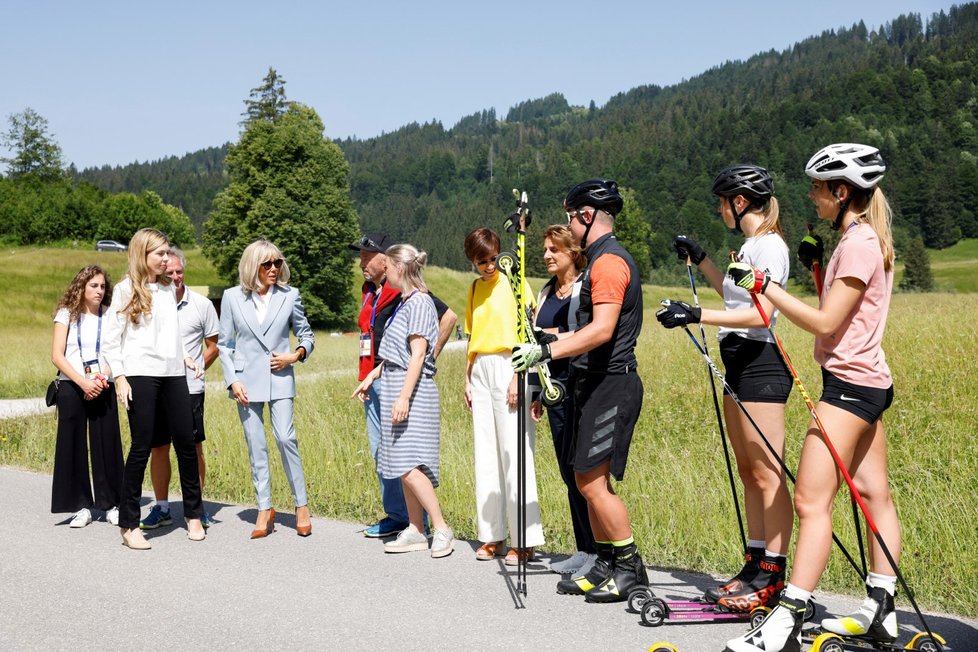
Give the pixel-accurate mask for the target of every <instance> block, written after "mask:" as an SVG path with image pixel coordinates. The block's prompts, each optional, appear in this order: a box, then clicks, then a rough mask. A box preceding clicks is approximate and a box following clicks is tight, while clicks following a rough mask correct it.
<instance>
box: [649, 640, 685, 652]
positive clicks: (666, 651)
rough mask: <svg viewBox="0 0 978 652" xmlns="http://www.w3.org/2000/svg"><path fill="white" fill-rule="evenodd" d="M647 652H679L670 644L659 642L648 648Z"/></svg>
mask: <svg viewBox="0 0 978 652" xmlns="http://www.w3.org/2000/svg"><path fill="white" fill-rule="evenodd" d="M649 652H679V648H678V647H676V646H675V645H673V644H672V643H666V642H665V641H659V642H658V643H653V644H652V647H650V648H649Z"/></svg>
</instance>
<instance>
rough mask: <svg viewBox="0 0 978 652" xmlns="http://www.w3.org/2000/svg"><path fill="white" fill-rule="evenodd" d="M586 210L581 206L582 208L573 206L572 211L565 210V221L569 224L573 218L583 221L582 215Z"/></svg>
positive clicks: (585, 213)
mask: <svg viewBox="0 0 978 652" xmlns="http://www.w3.org/2000/svg"><path fill="white" fill-rule="evenodd" d="M587 211H588V209H586V208H583V209H582V208H575V209H574V212H573V213H572V212H570V211H567V223H568V224H570V223H571V222H573V221H574V220H575V219H578V220H581V221H582V222H583V221H584V217H583V216H584V215H587Z"/></svg>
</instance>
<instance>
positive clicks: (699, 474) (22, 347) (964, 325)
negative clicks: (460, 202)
mask: <svg viewBox="0 0 978 652" xmlns="http://www.w3.org/2000/svg"><path fill="white" fill-rule="evenodd" d="M92 261H96V262H100V263H102V264H104V265H106V266H107V268H108V269H109V270H110V272H111V273H112V274H113V277H114V278H119V277H120V275H121V274H122V272H123V271H124V266H125V256H124V255H120V254H108V253H105V254H96V253H95V252H93V251H87V250H86V251H73V250H63V249H57V250H54V249H32V248H23V249H8V250H4V251H2V252H0V270H2V271H3V273H4V276H5V278H6V279H7V289H8V292H7V293H5V296H4V299H3V300H2V303H0V332H2V333H3V337H2V339H0V342H2V343H0V353H2V355H3V356H4V360H5V364H4V365H3V370H2V372H0V396H2V397H3V398H11V397H15V396H40V395H41V394H42V393H43V388H44V386H45V385H46V384H47V382H48V381H49V379H50V377H51V375H52V374H53V367H52V365H51V363H50V347H51V328H50V318H51V310H52V308H53V306H54V303H55V301H56V300H57V297H58V296H59V293H60V292H61V291H62V289H63V288H64V286H65V284H66V283H67V282H68V280H69V279H70V277H71V276H72V275H73V274H74V272H75V271H77V269H78V268H80V267H81V266H82V265H84V264H87V263H89V262H92ZM187 278H188V281H189V282H190V283H191V284H195V285H196V284H208V283H214V282H215V281H216V278H215V277H214V274H213V272H212V271H211V270H210V269H209V267H208V266H207V265H206V263H205V262H204V261H203V259H202V258H201V257H200V255H199V253H197V252H190V262H189V264H188V275H187ZM354 278H355V275H354V273H353V272H352V271H351V285H352V284H353V283H354V281H353V279H354ZM426 278H427V280H428V281H429V283H430V285H431V287H432V289H433V290H434V291H435V292H436V293H437V294H439V296H441V297H442V298H443V299H444V300H445V301H446V302H447V303H448V304H449V305H450V306H451V307H452V308H453V309H454V310H455V311H456V312H457V313H459V315H460V316H461V315H462V313H463V309H464V305H465V300H466V293H467V288H468V284H469V282H470V281H471V279H472V278H473V276H472V275H471V274H466V273H462V272H453V271H447V270H439V269H432V270H430V273H429V274H428V275H427V276H426ZM538 286H539V283H535V284H534V287H538ZM701 295H702V296H701V299H702V300H703V302H704V304H705V305H710V306H713V307H719V305H720V302H719V298H718V297H716V296H715V295H712V296H708V295H707V291H706V289H704V288H701ZM667 297H668V298H682V299H688V297H689V289H688V288H670V289H666V288H659V287H647V288H646V289H645V306H646V314H645V319H646V322H645V328H644V330H643V332H642V336H641V339H640V342H639V349H638V357H639V361H640V365H641V367H640V373H641V374H642V379H643V382H644V383H645V400H644V404H643V410H642V415H641V418H640V420H639V424H638V427H637V431H636V436H635V439H634V443H633V447H632V454H631V457H630V462H629V467H628V471H627V475H626V479H625V481H624V482H623V483H621V484H620V485H619V486H618V489H619V491H620V493H621V494H622V496H623V497H624V500H625V501H626V504H627V505H628V506H629V510H630V513H631V518H632V521H633V524H634V529H635V536H636V539H637V540H638V541H639V542H640V544H641V547H642V553H643V556H644V557H645V559H646V561H647V562H648V563H650V564H653V565H656V566H663V567H676V568H684V569H695V570H702V571H707V572H714V573H717V574H723V573H730V572H732V571H735V570H736V569H737V568H739V565H740V552H739V547H740V545H739V534H738V531H737V524H736V517H735V515H734V510H733V508H732V505H731V499H730V495H729V493H730V492H729V487H728V485H727V480H726V471H725V468H724V464H723V451H722V446H721V442H720V440H719V436H718V432H717V426H716V421H715V418H714V414H713V405H712V400H711V398H710V388H709V386H708V384H707V382H706V372H705V370H704V368H703V367H704V365H703V362H702V359H701V358H700V357H699V355H698V354H697V353H696V352H695V349H694V348H693V347H692V344H691V343H690V342H689V341H688V339H687V338H686V336H685V334H683V333H682V332H681V331H680V332H674V331H666V330H664V329H662V328H660V327H659V326H658V324H657V323H656V322H655V319H654V317H653V313H654V311H655V305H656V303H657V302H658V300H659V299H662V298H667ZM976 324H978V294H966V293H956V294H941V293H935V294H897V295H895V296H894V298H893V304H892V308H891V311H890V319H889V323H888V326H887V334H886V340H885V342H884V346H885V348H886V352H887V360H888V362H889V365H890V367H891V368H892V369H893V372H894V374H895V382H896V401H895V403H894V405H893V407H892V408H891V409H890V410H889V411H888V412H887V414H886V418H885V423H886V427H887V431H888V435H889V436H888V440H889V455H890V470H891V485H892V489H893V492H894V495H895V499H896V502H897V507H898V509H899V511H900V515H901V519H902V522H903V530H904V558H903V563H902V568H903V572H904V574H905V575H906V578H907V581H908V582H909V583H910V585H911V587H912V588H913V590H914V591H915V594H916V595H917V597H918V599H919V601H920V602H921V603H922V605H924V607H925V608H927V609H939V610H944V611H950V612H952V613H959V614H962V615H966V616H969V617H975V616H978V525H976V524H978V502H976V497H978V439H976V437H975V430H976V424H978V401H975V400H974V391H973V388H974V387H975V384H976V373H975V368H974V366H973V364H974V363H973V360H974V359H975V358H976V356H978V326H976ZM779 330H780V331H781V336H782V338H783V340H784V342H785V346H786V347H787V350H788V352H789V354H791V355H792V357H793V362H794V363H795V366H796V367H797V368H798V371H799V373H800V375H801V377H802V380H803V381H804V382H805V383H806V385H807V389H808V391H809V393H810V394H812V395H813V396H815V397H817V396H818V395H819V393H820V383H819V374H818V368H817V366H816V365H815V363H814V361H813V360H812V358H811V349H812V339H811V336H809V335H808V334H807V333H805V332H803V331H801V330H800V329H798V328H796V327H794V326H792V325H790V324H788V323H783V324H782V325H781V326H779ZM707 332H708V336H709V337H711V338H713V337H714V336H715V332H714V329H709V328H708V329H707ZM317 343H318V346H317V349H316V352H315V353H314V355H313V356H312V357H311V358H310V360H309V362H308V363H306V364H304V365H301V366H300V367H299V369H298V370H297V374H298V379H299V380H298V382H299V389H298V397H297V400H296V427H297V430H298V433H299V438H300V440H301V446H302V454H303V460H304V464H305V467H306V477H307V481H308V484H309V494H310V501H311V507H312V509H313V511H314V512H315V513H317V514H320V515H324V516H329V517H334V518H340V519H346V520H351V521H358V522H364V523H367V522H372V521H373V520H374V519H376V518H377V517H378V516H379V515H380V504H379V495H378V491H377V487H376V476H375V473H374V470H373V461H372V459H371V458H370V455H369V451H368V450H367V441H366V436H365V432H364V423H363V415H362V408H361V406H360V405H359V403H357V402H355V401H354V400H352V399H351V398H349V397H350V393H351V392H352V391H353V388H354V387H355V385H356V375H355V361H356V356H357V341H356V338H355V337H350V336H342V335H337V336H331V335H330V334H329V333H325V332H319V333H317ZM711 345H712V348H711V350H712V351H714V352H716V351H717V347H716V345H715V343H713V341H711ZM718 357H719V356H718V355H717V358H718ZM464 365H465V359H464V354H463V353H462V352H461V351H459V350H448V351H446V352H445V353H444V354H443V355H442V357H441V358H440V360H439V365H438V366H439V371H438V376H437V381H438V384H439V387H440V391H441V400H442V474H443V475H442V487H441V488H440V489H439V496H440V499H441V501H442V504H443V507H444V509H445V512H446V516H447V518H448V520H449V523H451V524H452V525H453V527H455V529H456V532H457V533H458V534H459V535H460V536H463V537H469V538H471V537H473V536H474V534H475V519H474V514H475V505H474V476H473V468H472V434H471V432H472V424H471V417H470V415H469V413H468V411H467V410H466V409H465V407H464V403H463V401H462V389H461V388H462V375H463V373H464ZM207 378H208V380H212V381H218V382H220V379H221V373H220V368H219V363H217V364H215V365H214V366H213V367H212V368H211V369H210V370H209V371H208V374H207ZM206 410H207V436H208V438H207V444H206V447H205V450H206V455H207V457H208V480H207V490H206V496H207V498H208V499H209V500H215V501H229V502H242V503H253V502H254V491H253V489H252V487H251V482H250V471H249V466H248V457H247V451H246V448H245V444H244V441H243V436H242V432H241V426H240V424H239V422H238V419H237V416H236V413H235V410H234V408H233V405H232V403H231V402H230V401H229V400H227V398H226V397H225V396H224V393H223V392H222V391H210V392H209V393H208V398H207V407H206ZM123 419H124V418H123ZM807 421H808V415H807V410H806V409H805V406H804V403H803V402H802V400H801V397H800V396H799V395H798V392H797V391H796V392H794V394H793V396H792V397H791V400H790V402H789V404H788V413H787V428H788V432H789V438H788V439H789V443H788V453H787V460H788V463H789V465H790V466H791V467H792V468H794V467H795V466H796V464H797V456H798V451H799V447H800V443H801V439H802V436H803V433H804V431H805V427H806V424H807ZM55 424H56V419H55V417H54V416H52V415H45V416H37V417H31V418H22V419H14V420H6V421H0V464H3V465H11V466H18V467H24V468H30V469H36V470H40V471H46V472H50V470H51V467H52V463H53V451H54V444H53V442H54V431H55ZM123 433H124V435H123V437H124V439H125V440H127V438H128V435H127V434H126V433H127V425H126V424H125V423H123ZM829 434H830V435H831V433H829ZM124 444H125V445H126V446H128V441H124ZM270 447H271V448H274V445H273V444H270ZM536 448H537V460H538V462H537V474H538V481H539V486H540V489H539V492H540V502H541V509H542V512H543V518H544V528H545V531H546V535H547V539H548V544H547V546H546V547H547V548H548V549H551V550H562V551H568V550H570V549H571V548H572V546H573V534H572V532H571V528H570V521H569V516H568V510H567V506H566V499H565V493H564V488H563V485H562V483H561V480H560V477H559V474H558V472H557V468H556V464H555V462H554V455H553V452H552V451H553V447H552V443H551V439H550V434H549V431H548V430H547V427H546V425H543V424H541V427H540V428H539V430H538V433H537V446H536ZM272 456H273V457H277V454H276V453H272ZM276 466H277V465H273V468H274V467H276ZM173 487H174V489H177V487H178V484H177V482H176V481H174V483H173ZM147 488H148V484H147ZM273 493H274V496H275V500H276V507H279V508H281V509H284V510H288V509H290V508H291V506H290V505H289V497H288V496H289V494H288V488H287V484H286V482H285V479H284V476H283V475H282V473H281V469H280V468H275V471H274V474H273ZM843 494H844V492H843ZM849 514H850V511H849V504H848V497H847V496H846V495H843V496H842V497H841V498H840V499H839V501H838V509H837V516H836V519H835V522H836V526H837V533H838V534H839V536H840V537H841V538H842V540H843V541H844V542H845V543H846V544H847V546H848V547H849V548H850V550H852V551H853V552H854V551H855V550H856V543H855V540H854V532H853V527H852V522H851V518H850V517H849ZM821 587H822V588H823V589H827V590H837V591H842V592H848V593H850V594H852V595H860V594H861V588H860V586H859V582H858V580H857V578H856V577H855V576H854V574H853V572H852V570H851V569H850V568H849V566H848V564H847V563H846V562H845V561H844V559H843V558H842V556H841V555H839V554H838V553H833V555H832V559H831V561H830V565H829V569H828V571H827V573H826V575H825V577H824V579H823V581H822V584H821Z"/></svg>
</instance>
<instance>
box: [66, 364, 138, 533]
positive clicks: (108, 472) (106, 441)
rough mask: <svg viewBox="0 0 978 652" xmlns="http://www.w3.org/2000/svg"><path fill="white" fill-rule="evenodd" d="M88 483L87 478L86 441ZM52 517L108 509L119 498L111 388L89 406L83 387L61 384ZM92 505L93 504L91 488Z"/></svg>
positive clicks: (117, 444)
mask: <svg viewBox="0 0 978 652" xmlns="http://www.w3.org/2000/svg"><path fill="white" fill-rule="evenodd" d="M89 440H90V441H91V447H92V479H91V481H89V479H88V442H89ZM53 476H54V477H53V478H52V481H51V512H52V513H53V514H57V513H59V512H77V511H78V510H80V509H84V508H90V507H93V506H94V507H95V508H97V509H101V510H108V509H110V508H112V507H116V506H118V504H119V499H120V498H121V496H122V439H121V437H120V435H119V412H118V409H117V408H116V404H115V388H114V387H113V386H112V385H109V387H108V389H105V390H103V391H102V393H101V394H99V395H98V396H96V397H95V398H94V399H92V400H91V401H86V400H85V394H84V393H83V392H82V390H81V388H80V387H79V386H78V385H76V384H75V383H73V382H71V381H70V380H62V381H61V382H60V384H59V389H58V436H57V440H56V441H55V445H54V474H53ZM93 484H94V485H95V500H94V502H93V501H92V485H93Z"/></svg>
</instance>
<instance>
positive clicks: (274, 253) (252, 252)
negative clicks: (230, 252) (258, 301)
mask: <svg viewBox="0 0 978 652" xmlns="http://www.w3.org/2000/svg"><path fill="white" fill-rule="evenodd" d="M278 258H281V259H282V269H280V270H279V272H278V281H277V282H276V283H275V284H276V285H278V286H279V287H280V288H284V287H288V285H289V278H291V277H292V272H290V271H289V263H288V262H286V260H285V256H283V255H282V251H281V250H280V249H279V248H278V247H276V246H275V245H273V244H272V243H271V242H269V241H268V240H265V239H264V238H262V239H260V240H255V241H254V242H252V243H251V244H250V245H248V246H247V247H245V250H244V251H243V252H242V253H241V261H240V262H239V263H238V280H239V281H240V282H241V289H242V290H244V291H245V293H246V294H251V293H252V292H258V291H259V290H261V289H262V284H261V281H260V280H259V279H258V269H259V268H260V267H261V264H262V263H263V262H265V261H266V260H276V259H278Z"/></svg>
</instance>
